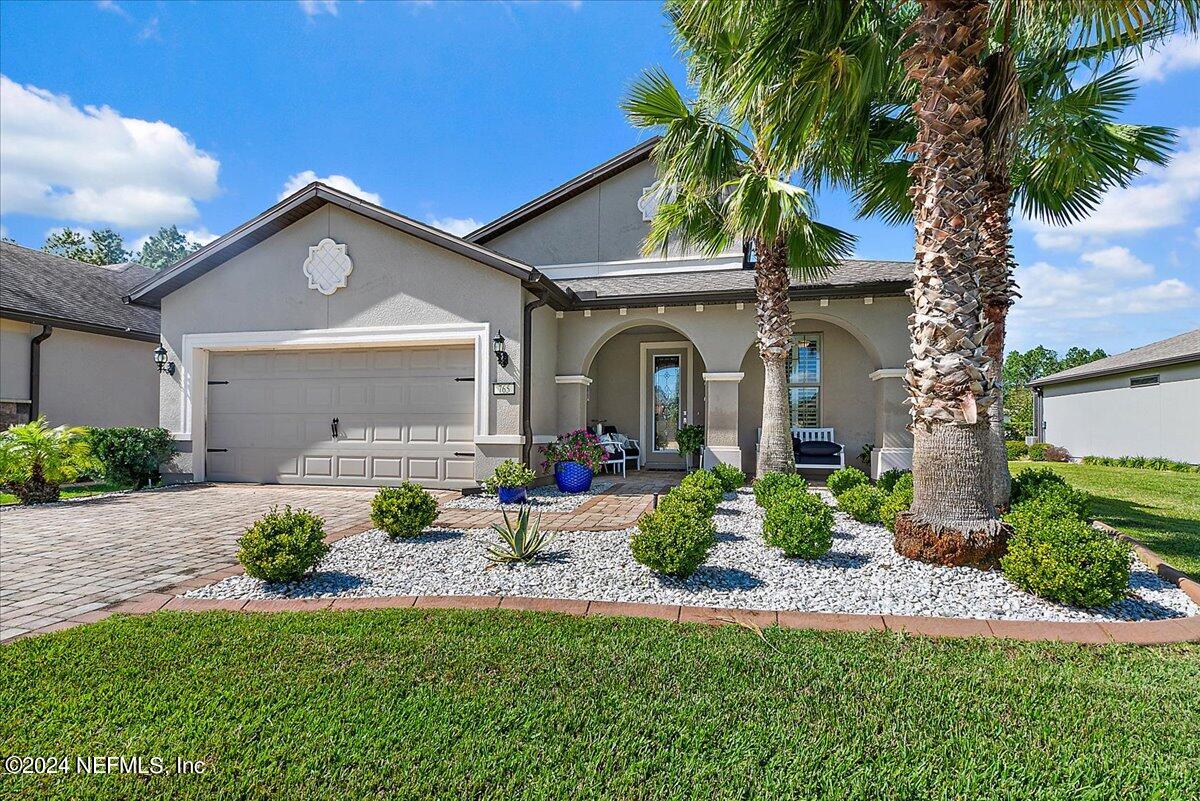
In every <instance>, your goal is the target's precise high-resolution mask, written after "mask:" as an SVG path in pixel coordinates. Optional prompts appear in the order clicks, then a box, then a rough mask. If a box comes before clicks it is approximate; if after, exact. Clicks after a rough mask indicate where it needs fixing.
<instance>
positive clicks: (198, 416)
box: [178, 323, 493, 481]
mask: <svg viewBox="0 0 1200 801" xmlns="http://www.w3.org/2000/svg"><path fill="white" fill-rule="evenodd" d="M405 345H473V346H474V347H475V435H474V439H475V441H476V442H482V443H489V444H490V442H492V441H493V440H492V438H491V413H490V412H491V410H490V408H489V400H488V398H489V395H488V390H489V388H490V387H491V376H490V373H489V371H490V369H491V367H490V364H491V362H490V357H491V353H492V349H491V325H490V324H489V323H453V324H434V325H398V326H372V327H369V328H314V329H306V330H299V331H230V332H222V333H213V334H184V335H183V344H182V350H183V353H182V354H181V356H182V360H183V367H182V372H181V374H180V377H179V383H180V386H181V387H182V389H183V398H182V404H183V409H182V416H181V418H180V419H181V420H182V421H183V425H184V427H185V429H184V430H183V431H180V432H178V436H179V437H181V438H182V437H185V436H190V437H191V440H192V475H193V478H194V480H195V481H204V479H205V464H204V462H205V454H207V453H208V450H207V447H206V434H207V432H206V431H205V428H204V421H205V419H206V418H207V416H208V355H209V353H214V352H215V353H220V352H223V351H238V350H316V349H336V348H338V347H343V348H392V347H403V346H405ZM198 389H199V391H197V390H198ZM197 455H199V458H197Z"/></svg>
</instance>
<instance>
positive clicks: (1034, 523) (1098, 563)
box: [1000, 503, 1130, 607]
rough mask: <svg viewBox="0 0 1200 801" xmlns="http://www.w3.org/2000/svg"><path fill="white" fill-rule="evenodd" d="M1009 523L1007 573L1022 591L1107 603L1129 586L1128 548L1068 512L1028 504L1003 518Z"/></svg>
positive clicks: (1068, 600)
mask: <svg viewBox="0 0 1200 801" xmlns="http://www.w3.org/2000/svg"><path fill="white" fill-rule="evenodd" d="M1005 520H1007V521H1008V522H1009V523H1011V524H1012V526H1013V535H1012V536H1011V537H1010V538H1009V541H1008V553H1006V554H1005V555H1004V556H1003V557H1002V558H1001V559H1000V569H1001V571H1003V573H1004V576H1005V578H1007V579H1008V580H1009V581H1011V582H1012V583H1013V584H1015V585H1016V586H1018V587H1020V588H1021V589H1023V590H1025V591H1026V592H1030V593H1033V594H1034V595H1039V596H1041V597H1042V598H1046V599H1047V600H1051V601H1056V602H1058V603H1063V604H1068V605H1070V606H1082V607H1096V606H1107V605H1108V604H1111V603H1113V602H1114V601H1117V600H1119V599H1120V598H1121V597H1122V596H1123V595H1124V594H1125V591H1126V590H1127V589H1128V587H1129V562H1130V549H1129V547H1128V546H1127V545H1125V544H1124V543H1122V542H1118V541H1117V540H1115V539H1113V538H1112V537H1109V536H1108V535H1107V534H1104V533H1102V532H1099V531H1096V530H1095V529H1094V528H1092V527H1091V526H1089V525H1088V524H1087V523H1084V522H1083V521H1081V520H1077V519H1074V518H1070V517H1064V516H1062V515H1054V514H1052V513H1049V512H1047V510H1046V507H1043V506H1041V505H1040V504H1037V503H1031V504H1029V506H1028V507H1027V508H1024V509H1022V510H1020V511H1019V512H1018V511H1014V513H1012V514H1010V515H1008V516H1006V517H1005Z"/></svg>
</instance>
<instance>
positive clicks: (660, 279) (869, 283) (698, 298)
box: [558, 259, 913, 308]
mask: <svg viewBox="0 0 1200 801" xmlns="http://www.w3.org/2000/svg"><path fill="white" fill-rule="evenodd" d="M912 270H913V266H912V262H911V261H871V260H866V259H847V260H845V261H843V262H842V263H841V264H839V265H838V266H837V267H836V268H834V270H833V271H832V272H831V273H830V274H829V275H828V276H826V277H825V278H821V279H817V280H814V281H795V280H793V281H792V286H791V291H790V294H791V296H792V297H793V298H795V299H800V298H812V297H827V298H838V297H863V296H865V295H878V296H885V295H902V294H904V291H905V290H906V289H908V287H910V286H911V285H912ZM558 283H559V284H561V285H562V286H564V287H566V288H567V289H570V290H571V291H572V292H574V293H575V295H576V297H577V298H578V301H577V303H576V306H577V307H578V308H615V307H619V306H636V305H660V306H670V305H672V304H689V303H698V302H699V303H732V302H736V301H752V300H754V297H755V292H754V271H753V270H697V271H694V272H666V273H651V274H646V275H614V276H599V277H592V278H560V279H558Z"/></svg>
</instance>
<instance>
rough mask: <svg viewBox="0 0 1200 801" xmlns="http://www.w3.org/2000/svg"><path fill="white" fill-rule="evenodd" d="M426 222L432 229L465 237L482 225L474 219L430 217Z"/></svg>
mask: <svg viewBox="0 0 1200 801" xmlns="http://www.w3.org/2000/svg"><path fill="white" fill-rule="evenodd" d="M426 220H427V221H428V222H429V224H430V225H432V226H433V227H434V228H440V229H442V230H443V231H446V232H448V233H451V234H454V235H455V236H466V235H467V234H469V233H471V232H472V231H474V230H475V229H476V228H478V227H479V226H481V225H483V223H481V222H479V220H476V219H475V218H474V217H434V216H433V215H430V216H429V217H426Z"/></svg>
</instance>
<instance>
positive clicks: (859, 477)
mask: <svg viewBox="0 0 1200 801" xmlns="http://www.w3.org/2000/svg"><path fill="white" fill-rule="evenodd" d="M870 483H871V479H869V478H867V474H866V473H864V472H863V471H861V470H859V469H858V468H857V467H843V468H842V469H840V470H834V471H833V472H832V473H830V474H829V478H827V479H825V486H826V487H828V488H829V491H830V492H832V493H833V497H835V498H840V497H841V495H842V493H843V492H845V491H846V490H848V489H850V488H851V487H857V486H859V485H860V484H870Z"/></svg>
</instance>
